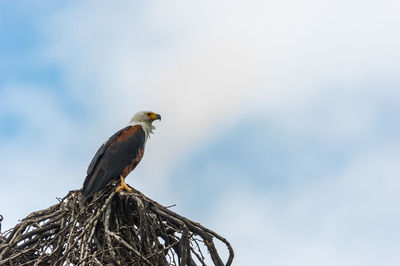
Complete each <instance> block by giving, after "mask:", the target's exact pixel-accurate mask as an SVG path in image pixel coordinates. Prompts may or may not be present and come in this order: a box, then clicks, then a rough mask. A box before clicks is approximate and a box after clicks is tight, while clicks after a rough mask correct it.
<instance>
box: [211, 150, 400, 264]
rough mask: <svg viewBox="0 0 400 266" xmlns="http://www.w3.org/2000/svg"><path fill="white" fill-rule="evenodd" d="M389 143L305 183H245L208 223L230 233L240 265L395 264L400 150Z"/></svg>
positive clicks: (398, 241)
mask: <svg viewBox="0 0 400 266" xmlns="http://www.w3.org/2000/svg"><path fill="white" fill-rule="evenodd" d="M387 148H389V149H388V150H385V149H381V150H375V151H374V152H371V153H368V154H363V155H361V156H359V157H358V159H357V161H356V162H354V163H352V164H350V166H349V168H348V169H345V170H344V171H343V172H342V173H340V174H338V175H335V176H331V177H330V178H328V177H325V178H324V179H322V180H320V181H316V182H314V183H313V184H311V185H310V186H309V187H307V188H306V189H304V188H303V189H301V188H298V189H296V190H290V191H285V190H282V191H281V192H280V193H274V194H260V193H256V192H255V191H254V190H253V189H251V188H248V187H246V186H243V187H241V188H240V189H237V190H234V191H231V193H230V195H225V197H223V200H222V201H220V202H219V204H217V206H216V208H215V212H214V214H213V215H212V216H211V218H210V220H209V221H208V222H209V224H213V225H214V229H215V230H216V231H217V232H219V233H220V234H222V235H223V236H225V237H226V238H227V239H229V240H231V244H232V245H233V247H234V250H235V251H236V259H235V261H236V263H237V265H249V264H250V265H265V264H266V263H267V264H268V265H271V266H275V265H371V266H372V265H397V264H398V263H399V261H400V257H399V255H398V252H397V249H398V246H399V245H400V235H399V233H398V230H397V227H398V226H397V225H398V223H399V222H400V215H399V207H398V204H397V202H398V201H399V200H400V196H399V195H400V193H399V192H400V182H399V180H398V179H397V178H396V177H397V175H396V173H398V172H399V170H400V169H399V166H398V160H399V156H400V154H398V152H396V153H393V150H392V149H391V148H390V147H387Z"/></svg>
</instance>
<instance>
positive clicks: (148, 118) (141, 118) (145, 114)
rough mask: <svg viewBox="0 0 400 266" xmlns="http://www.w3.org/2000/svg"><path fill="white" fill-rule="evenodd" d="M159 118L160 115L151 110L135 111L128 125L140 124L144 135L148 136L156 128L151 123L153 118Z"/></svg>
mask: <svg viewBox="0 0 400 266" xmlns="http://www.w3.org/2000/svg"><path fill="white" fill-rule="evenodd" d="M157 119H158V120H161V116H160V115H159V114H156V113H154V112H151V111H141V112H137V113H136V114H135V115H134V116H133V117H132V119H131V121H130V122H129V125H141V126H142V127H143V130H144V131H145V132H146V136H147V137H148V136H150V133H153V130H154V129H156V127H155V126H153V125H152V123H153V122H154V121H155V120H157Z"/></svg>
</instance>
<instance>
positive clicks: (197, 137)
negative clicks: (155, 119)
mask: <svg viewBox="0 0 400 266" xmlns="http://www.w3.org/2000/svg"><path fill="white" fill-rule="evenodd" d="M399 7H400V6H399V4H398V3H397V2H396V1H370V2H368V3H365V2H364V1H356V0H352V1H335V3H332V2H331V1H307V0H302V1H283V2H276V1H274V2H271V1H262V2H258V1H246V2H242V1H221V2H218V3H215V2H208V1H202V2H201V3H192V2H187V1H171V2H168V3H166V2H165V3H164V2H163V3H159V2H156V1H146V2H140V3H139V2H118V3H115V2H114V3H109V2H107V1H85V2H81V1H69V2H68V3H61V2H59V1H40V2H37V3H35V4H33V3H31V2H30V3H27V2H22V1H21V2H17V1H2V2H0V39H1V41H0V58H1V60H0V160H1V164H0V170H1V173H2V175H1V183H2V186H1V187H0V214H2V215H3V216H4V218H5V220H4V221H3V229H4V228H9V227H12V226H13V225H14V224H16V223H17V220H18V219H21V218H23V217H25V216H26V215H27V214H29V213H30V212H32V211H35V210H38V209H41V208H45V207H48V206H49V205H51V204H54V203H55V202H56V197H60V196H63V195H64V194H66V193H67V192H68V191H69V190H71V189H77V188H79V187H81V185H82V182H83V179H84V177H85V172H86V168H87V165H88V163H89V162H90V160H91V158H92V156H93V155H94V153H95V152H96V150H97V148H98V147H99V145H100V144H101V143H102V142H103V141H104V140H105V139H107V138H108V137H109V136H110V135H111V134H113V133H114V132H115V131H116V130H118V129H119V128H121V127H123V126H124V125H125V124H126V123H127V122H128V121H129V119H130V118H131V116H132V115H133V114H134V113H135V112H136V111H138V110H145V109H151V110H153V111H155V112H159V113H160V114H161V115H162V116H163V120H162V121H161V122H160V123H157V125H156V127H157V130H156V133H155V134H154V135H153V136H152V138H151V139H150V141H149V143H148V145H147V147H146V153H145V156H144V158H143V160H142V162H141V164H140V165H139V167H138V168H137V169H135V171H134V172H133V173H131V175H130V176H129V177H128V179H127V181H128V183H130V184H131V185H133V186H135V187H137V188H138V189H139V190H141V191H143V192H144V193H146V194H147V195H148V196H150V197H152V198H154V199H156V200H157V201H159V202H160V203H162V204H165V205H171V204H176V205H177V206H176V207H175V210H176V211H178V212H180V213H182V214H184V215H187V216H189V217H191V218H193V219H194V220H197V221H199V222H201V223H203V224H204V225H206V226H208V227H210V228H212V229H215V230H216V231H217V232H219V233H220V234H221V235H223V236H225V237H226V238H227V239H228V240H230V241H231V243H232V245H233V247H234V249H235V252H236V258H235V263H236V265H266V258H268V265H363V266H364V265H398V264H399V262H400V257H399V255H398V249H399V247H400V235H399V233H398V228H397V227H398V224H399V223H400V208H399V207H398V202H399V200H400V198H399V197H400V196H399V195H400V181H399V178H398V176H399V175H398V173H399V172H400V167H399V163H398V162H399V159H400V152H399V151H400V149H399V148H400V138H399V135H400V118H399V113H400V89H399V85H400V78H399V76H398V73H399V70H400V63H399V62H400V50H399V49H398V47H400V33H399V31H398V26H399V25H400V19H399V16H398V14H397V13H398V12H397V10H398V9H399ZM10 199H12V200H10ZM248 243H258V244H257V245H254V246H253V245H251V244H248Z"/></svg>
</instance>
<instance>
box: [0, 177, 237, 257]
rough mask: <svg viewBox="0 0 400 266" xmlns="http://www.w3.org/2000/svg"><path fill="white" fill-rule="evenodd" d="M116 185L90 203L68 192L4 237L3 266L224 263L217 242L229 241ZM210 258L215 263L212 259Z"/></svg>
mask: <svg viewBox="0 0 400 266" xmlns="http://www.w3.org/2000/svg"><path fill="white" fill-rule="evenodd" d="M114 190H115V184H111V185H109V186H108V187H107V188H106V189H104V190H102V191H101V192H100V193H97V194H95V196H94V197H93V198H92V199H91V200H90V201H87V202H84V201H83V200H82V196H81V191H79V190H75V191H70V192H69V193H68V195H66V196H65V197H64V198H62V199H59V203H58V204H55V205H53V206H51V207H49V208H47V209H44V210H40V211H37V212H33V213H31V214H30V215H28V216H27V217H26V218H24V219H23V220H22V221H21V222H20V223H19V224H17V225H16V226H15V227H14V228H12V229H10V230H9V231H7V232H5V233H4V234H2V235H0V239H1V241H0V265H17V264H18V265H71V264H72V265H87V264H90V265H199V264H200V265H206V263H208V262H212V263H214V264H215V265H224V263H223V261H222V259H221V257H220V255H219V253H218V251H217V249H216V247H215V244H214V240H215V239H218V240H219V241H222V242H223V243H224V244H225V245H226V247H227V249H228V251H229V257H228V259H227V261H226V265H230V264H231V263H232V260H233V249H232V247H231V245H230V244H229V242H228V241H227V240H226V239H225V238H223V237H221V236H220V235H218V234H217V233H215V232H213V231H211V230H210V229H207V228H205V227H204V226H202V225H200V224H199V223H196V222H193V221H191V220H189V219H187V218H185V217H182V216H180V215H179V214H177V213H175V212H173V211H171V210H170V209H168V208H166V207H163V206H161V205H160V204H158V203H157V202H155V201H153V200H151V199H149V198H148V197H146V196H144V195H143V194H142V193H140V192H139V191H137V190H135V189H133V193H129V194H128V193H116V192H114ZM210 259H211V261H210Z"/></svg>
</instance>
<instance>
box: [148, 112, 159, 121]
mask: <svg viewBox="0 0 400 266" xmlns="http://www.w3.org/2000/svg"><path fill="white" fill-rule="evenodd" d="M148 116H149V118H150V119H151V120H152V121H154V120H157V119H158V120H161V115H159V114H156V113H150V114H149V115H148Z"/></svg>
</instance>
